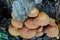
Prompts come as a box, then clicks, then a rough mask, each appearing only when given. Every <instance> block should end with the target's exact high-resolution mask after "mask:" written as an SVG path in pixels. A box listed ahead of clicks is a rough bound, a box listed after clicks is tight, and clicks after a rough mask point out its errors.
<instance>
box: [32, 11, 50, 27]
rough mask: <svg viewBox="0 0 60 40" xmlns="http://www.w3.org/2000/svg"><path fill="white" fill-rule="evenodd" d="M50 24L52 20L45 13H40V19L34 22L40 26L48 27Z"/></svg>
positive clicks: (37, 18)
mask: <svg viewBox="0 0 60 40" xmlns="http://www.w3.org/2000/svg"><path fill="white" fill-rule="evenodd" d="M49 22H50V18H49V16H48V15H47V14H46V13H44V12H40V13H39V15H38V17H36V18H35V19H34V20H33V23H34V24H35V25H40V26H46V25H48V24H49Z"/></svg>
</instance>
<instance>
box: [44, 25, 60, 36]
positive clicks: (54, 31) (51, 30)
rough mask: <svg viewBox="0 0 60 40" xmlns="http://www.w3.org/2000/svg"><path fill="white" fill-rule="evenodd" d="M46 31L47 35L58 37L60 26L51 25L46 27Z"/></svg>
mask: <svg viewBox="0 0 60 40" xmlns="http://www.w3.org/2000/svg"><path fill="white" fill-rule="evenodd" d="M44 33H46V34H47V36H49V37H57V36H58V34H59V31H58V26H57V25H56V24H55V25H49V26H48V27H46V28H45V29H44Z"/></svg>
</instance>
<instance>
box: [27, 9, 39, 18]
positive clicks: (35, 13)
mask: <svg viewBox="0 0 60 40" xmlns="http://www.w3.org/2000/svg"><path fill="white" fill-rule="evenodd" d="M38 13H39V10H38V9H37V8H33V9H32V10H31V12H30V14H29V15H28V16H29V17H36V16H38Z"/></svg>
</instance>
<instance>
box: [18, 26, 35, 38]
mask: <svg viewBox="0 0 60 40" xmlns="http://www.w3.org/2000/svg"><path fill="white" fill-rule="evenodd" d="M19 32H20V36H21V37H23V38H26V39H30V38H32V37H34V36H35V35H36V30H32V29H28V28H27V27H26V26H24V27H23V28H22V29H19Z"/></svg>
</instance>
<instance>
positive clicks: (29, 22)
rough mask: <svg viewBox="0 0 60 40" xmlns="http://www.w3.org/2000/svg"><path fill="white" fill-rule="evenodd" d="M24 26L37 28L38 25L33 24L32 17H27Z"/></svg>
mask: <svg viewBox="0 0 60 40" xmlns="http://www.w3.org/2000/svg"><path fill="white" fill-rule="evenodd" d="M24 24H25V26H26V27H28V28H29V29H37V28H38V27H39V26H37V25H34V23H33V19H32V18H28V19H27V20H26V21H25V23H24Z"/></svg>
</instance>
